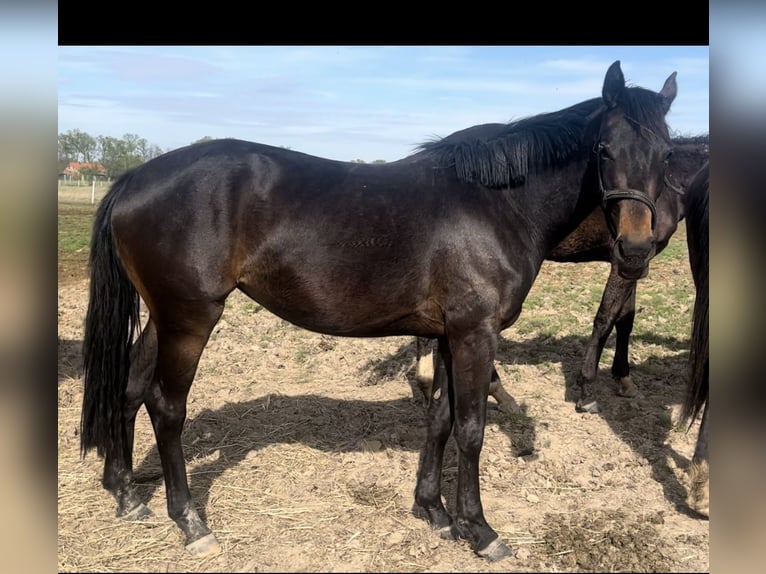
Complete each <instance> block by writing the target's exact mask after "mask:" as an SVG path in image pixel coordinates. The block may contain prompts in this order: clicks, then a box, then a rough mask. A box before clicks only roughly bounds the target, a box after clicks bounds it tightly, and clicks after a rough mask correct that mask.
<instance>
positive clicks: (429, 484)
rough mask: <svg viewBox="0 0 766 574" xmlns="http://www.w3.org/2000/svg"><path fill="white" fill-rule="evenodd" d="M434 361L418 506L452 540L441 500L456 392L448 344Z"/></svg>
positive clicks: (417, 489)
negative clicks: (443, 469) (443, 468)
mask: <svg viewBox="0 0 766 574" xmlns="http://www.w3.org/2000/svg"><path fill="white" fill-rule="evenodd" d="M433 357H434V370H433V376H434V380H433V384H432V385H431V386H430V387H429V388H428V395H427V396H426V397H425V400H426V403H427V410H426V421H427V422H426V425H427V436H426V442H425V445H424V447H423V451H422V452H421V455H420V466H419V469H418V478H417V484H416V486H415V504H416V506H417V507H419V509H418V510H419V512H418V513H420V512H422V513H424V514H425V518H426V520H428V522H429V524H431V526H432V527H433V528H435V529H438V530H439V531H440V532H441V534H442V536H443V537H451V529H450V528H451V526H452V519H451V518H450V516H449V514H447V511H446V510H445V508H444V504H443V503H442V498H441V477H442V462H443V460H444V446H445V445H446V444H447V439H449V435H450V432H451V431H452V424H453V421H454V411H453V397H452V388H451V386H452V385H451V383H450V381H449V378H450V377H451V374H448V373H449V371H450V369H451V364H452V359H451V356H450V352H449V349H448V347H447V342H446V340H445V339H439V347H438V350H437V352H436V353H434V355H433Z"/></svg>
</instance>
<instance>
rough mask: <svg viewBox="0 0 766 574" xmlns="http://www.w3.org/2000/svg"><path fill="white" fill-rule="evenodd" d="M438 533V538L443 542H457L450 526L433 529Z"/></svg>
mask: <svg viewBox="0 0 766 574" xmlns="http://www.w3.org/2000/svg"><path fill="white" fill-rule="evenodd" d="M434 530H436V531H437V532H438V533H439V538H442V539H444V540H457V536H456V535H455V532H454V531H453V530H452V525H449V526H442V527H440V528H435V529H434Z"/></svg>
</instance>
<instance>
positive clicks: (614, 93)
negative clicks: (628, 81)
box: [601, 60, 625, 108]
mask: <svg viewBox="0 0 766 574" xmlns="http://www.w3.org/2000/svg"><path fill="white" fill-rule="evenodd" d="M624 90H625V76H623V74H622V69H621V68H620V61H619V60H617V61H616V62H615V63H614V64H612V65H611V66H609V69H608V70H607V71H606V77H605V78H604V87H603V89H602V90H601V96H602V97H603V98H604V103H605V104H606V105H607V107H609V108H613V107H614V106H616V105H617V102H619V101H620V96H621V95H622V92H623V91H624Z"/></svg>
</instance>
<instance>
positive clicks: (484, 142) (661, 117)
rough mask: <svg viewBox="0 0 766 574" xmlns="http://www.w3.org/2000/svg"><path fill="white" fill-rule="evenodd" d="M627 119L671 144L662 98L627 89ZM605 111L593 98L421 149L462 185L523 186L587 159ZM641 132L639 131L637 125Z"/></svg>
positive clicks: (599, 100)
mask: <svg viewBox="0 0 766 574" xmlns="http://www.w3.org/2000/svg"><path fill="white" fill-rule="evenodd" d="M620 104H621V106H622V109H623V110H624V111H625V114H626V115H627V116H628V117H629V118H631V119H632V120H634V121H635V122H637V124H639V125H640V126H641V127H646V128H649V129H650V130H651V131H652V132H654V133H657V132H659V133H658V134H657V135H661V136H662V137H663V138H666V139H668V138H669V136H668V133H667V125H666V124H665V108H664V103H663V97H662V96H661V95H660V94H658V93H656V92H652V91H651V90H647V89H644V88H640V87H631V88H627V89H626V90H625V91H624V92H623V97H622V99H621V101H620ZM604 110H606V107H605V105H604V102H603V100H602V98H593V99H590V100H586V101H584V102H580V103H579V104H575V105H573V106H570V107H568V108H564V109H562V110H559V111H557V112H551V113H544V114H538V115H535V116H530V117H527V118H523V119H520V120H516V121H513V122H510V123H507V124H482V125H478V126H474V127H471V128H467V129H464V130H461V131H458V132H455V133H453V134H451V135H449V136H447V137H445V138H441V139H434V140H431V141H428V142H425V143H423V144H420V145H419V146H418V148H419V149H421V150H424V151H425V152H427V153H430V154H433V156H434V157H435V159H436V161H437V163H438V164H439V165H441V166H444V167H450V166H454V167H455V170H456V174H457V177H458V179H460V180H461V181H465V182H468V183H474V182H478V183H481V184H482V185H485V186H487V187H515V186H518V185H522V184H523V183H524V182H525V181H526V178H527V176H528V175H529V174H530V173H537V172H541V171H544V170H547V169H551V168H556V167H560V166H562V165H565V164H567V163H569V162H571V161H572V160H578V159H585V158H587V157H588V154H589V153H590V152H591V149H592V146H591V143H592V142H591V141H590V140H589V139H588V138H587V137H586V136H587V134H588V130H589V129H590V128H591V123H592V121H593V120H594V119H595V118H596V117H597V116H598V115H599V114H600V113H602V112H603V111H604ZM637 129H639V126H638V125H637Z"/></svg>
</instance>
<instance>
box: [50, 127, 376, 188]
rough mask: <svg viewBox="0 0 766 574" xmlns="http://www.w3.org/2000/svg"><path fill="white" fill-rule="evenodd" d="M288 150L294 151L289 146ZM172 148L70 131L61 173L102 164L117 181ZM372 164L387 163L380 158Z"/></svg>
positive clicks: (63, 140) (61, 152)
mask: <svg viewBox="0 0 766 574" xmlns="http://www.w3.org/2000/svg"><path fill="white" fill-rule="evenodd" d="M211 139H213V138H211V137H210V136H205V137H202V138H200V139H198V140H196V141H195V142H192V143H197V142H203V141H207V140H211ZM282 147H285V149H290V148H289V147H286V146H282ZM168 151H170V150H169V149H167V150H163V149H161V148H160V147H159V146H157V145H154V144H150V143H149V142H147V141H146V139H144V138H142V137H139V136H137V135H136V134H125V135H124V136H122V138H114V137H110V136H92V135H90V134H88V133H86V132H83V131H80V130H69V131H67V132H64V133H60V134H58V173H61V172H62V171H63V170H64V168H65V167H66V166H68V165H69V164H70V163H71V162H73V161H76V162H81V163H92V164H94V165H95V164H101V165H102V166H103V167H104V170H105V171H106V174H105V175H106V177H107V178H108V179H110V180H113V179H115V178H116V177H118V176H119V175H120V174H121V173H123V172H124V171H127V170H129V169H130V168H132V167H136V166H138V165H141V164H142V163H145V162H147V161H149V160H150V159H152V158H154V157H157V156H158V155H162V154H163V153H165V152H168ZM352 161H353V162H355V163H365V162H364V160H361V159H355V160H352ZM372 163H385V161H384V160H381V159H378V160H375V161H374V162H372ZM96 175H100V174H99V173H98V170H97V169H96V168H88V167H84V168H82V169H80V176H82V177H84V178H86V179H90V178H91V177H93V176H96Z"/></svg>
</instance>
